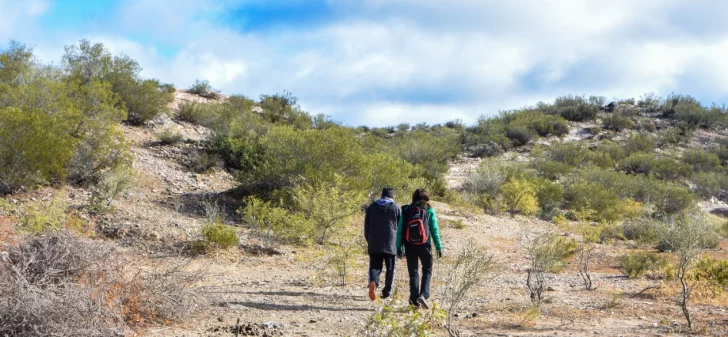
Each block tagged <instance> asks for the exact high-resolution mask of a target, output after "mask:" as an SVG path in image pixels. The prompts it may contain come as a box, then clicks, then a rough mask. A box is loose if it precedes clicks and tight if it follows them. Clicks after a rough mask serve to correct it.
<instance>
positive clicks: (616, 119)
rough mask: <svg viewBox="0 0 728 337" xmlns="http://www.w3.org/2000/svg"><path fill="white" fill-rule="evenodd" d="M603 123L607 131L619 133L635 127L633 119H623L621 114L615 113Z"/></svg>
mask: <svg viewBox="0 0 728 337" xmlns="http://www.w3.org/2000/svg"><path fill="white" fill-rule="evenodd" d="M602 123H603V125H604V128H605V129H607V130H612V131H617V132H620V131H622V130H624V129H631V128H632V127H634V123H633V122H632V120H631V119H629V118H627V117H623V116H622V115H621V114H619V113H613V114H612V115H610V116H607V117H604V118H603V119H602Z"/></svg>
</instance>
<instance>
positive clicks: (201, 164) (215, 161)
mask: <svg viewBox="0 0 728 337" xmlns="http://www.w3.org/2000/svg"><path fill="white" fill-rule="evenodd" d="M222 163H223V161H222V159H221V158H220V155H218V154H217V153H211V152H208V151H204V150H200V151H195V152H194V153H193V154H192V157H191V158H190V161H189V167H190V169H191V170H192V171H194V172H197V173H207V172H210V171H211V170H212V169H214V168H216V167H222Z"/></svg>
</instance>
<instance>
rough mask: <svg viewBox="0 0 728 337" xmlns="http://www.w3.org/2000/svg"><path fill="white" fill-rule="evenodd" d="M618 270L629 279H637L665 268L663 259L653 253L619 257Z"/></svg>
mask: <svg viewBox="0 0 728 337" xmlns="http://www.w3.org/2000/svg"><path fill="white" fill-rule="evenodd" d="M619 263H620V268H621V270H622V272H623V273H624V275H626V276H627V277H629V278H637V277H640V276H642V275H644V273H646V272H651V271H656V270H658V269H660V268H662V267H664V266H665V264H666V263H667V261H666V260H665V258H663V257H661V256H660V255H658V254H654V253H634V254H627V255H622V256H620V257H619Z"/></svg>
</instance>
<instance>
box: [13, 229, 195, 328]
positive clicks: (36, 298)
mask: <svg viewBox="0 0 728 337" xmlns="http://www.w3.org/2000/svg"><path fill="white" fill-rule="evenodd" d="M0 245H2V246H0V250H3V251H5V253H6V254H3V258H2V260H0V322H2V324H0V336H13V337H14V336H27V337H34V336H38V337H40V336H125V335H129V334H130V333H133V332H134V330H138V329H140V328H143V327H144V326H145V324H147V323H165V322H168V321H173V320H180V319H183V318H185V317H187V315H189V314H191V313H193V311H194V309H195V308H196V297H195V296H194V294H193V293H192V292H191V291H190V289H189V287H190V286H191V285H193V284H194V281H195V280H197V278H198V277H199V274H196V273H187V272H184V271H183V269H184V267H185V265H183V264H178V265H173V266H172V267H164V266H161V265H156V266H155V265H152V266H151V267H149V268H145V269H140V268H138V265H136V266H135V264H134V263H130V261H127V260H125V259H124V258H123V256H122V255H120V254H119V252H118V251H116V249H115V248H114V247H113V246H111V245H110V244H107V243H104V242H101V241H95V240H91V239H87V238H80V237H77V236H74V235H72V234H70V233H69V232H65V231H55V232H52V233H49V234H44V235H39V236H34V237H30V238H26V239H25V240H23V241H20V242H18V243H15V244H2V243H0ZM135 267H137V268H136V269H138V271H136V272H134V273H133V272H132V270H133V269H135Z"/></svg>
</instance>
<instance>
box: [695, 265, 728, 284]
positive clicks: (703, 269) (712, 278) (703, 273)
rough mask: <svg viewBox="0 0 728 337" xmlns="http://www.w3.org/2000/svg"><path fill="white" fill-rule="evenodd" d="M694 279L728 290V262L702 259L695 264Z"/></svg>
mask: <svg viewBox="0 0 728 337" xmlns="http://www.w3.org/2000/svg"><path fill="white" fill-rule="evenodd" d="M690 276H691V278H692V279H694V280H697V281H708V282H709V283H711V284H712V285H714V286H717V287H719V288H722V289H724V290H728V260H719V259H715V258H712V257H702V258H700V259H698V260H697V261H696V262H695V268H694V269H693V272H692V275H690Z"/></svg>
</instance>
